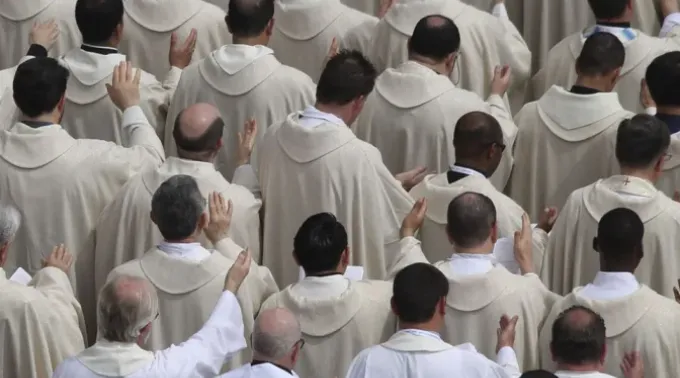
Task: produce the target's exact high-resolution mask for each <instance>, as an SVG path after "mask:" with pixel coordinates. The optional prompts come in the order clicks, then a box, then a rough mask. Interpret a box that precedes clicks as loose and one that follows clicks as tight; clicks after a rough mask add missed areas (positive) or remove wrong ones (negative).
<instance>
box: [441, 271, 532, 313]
mask: <svg viewBox="0 0 680 378" xmlns="http://www.w3.org/2000/svg"><path fill="white" fill-rule="evenodd" d="M435 266H436V267H437V268H438V269H439V270H441V271H442V273H444V275H445V276H446V278H447V279H448V280H449V286H450V287H451V289H450V290H449V294H448V295H447V296H446V304H447V305H448V306H449V307H451V308H453V309H456V310H458V311H464V312H472V311H479V310H481V309H483V308H484V307H486V306H488V305H490V304H491V303H493V301H495V300H496V299H498V298H499V297H500V296H501V295H503V294H506V293H508V292H511V291H512V290H521V288H517V287H516V286H517V285H511V284H509V283H510V282H514V281H516V280H517V279H518V278H521V276H516V275H514V274H512V273H510V272H509V271H508V270H507V269H505V268H504V267H503V266H502V265H495V266H494V267H493V269H491V270H490V271H488V272H487V273H483V274H474V275H469V276H460V275H455V274H453V272H452V271H451V267H450V261H449V260H444V261H440V262H438V263H437V264H435Z"/></svg>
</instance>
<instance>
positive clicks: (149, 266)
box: [139, 246, 232, 295]
mask: <svg viewBox="0 0 680 378" xmlns="http://www.w3.org/2000/svg"><path fill="white" fill-rule="evenodd" d="M199 248H203V247H200V246H199ZM139 264H140V266H141V269H142V272H144V275H145V276H146V278H147V279H148V280H149V281H150V282H151V283H152V284H153V285H154V286H155V287H157V288H158V289H159V290H161V291H163V292H166V293H168V294H173V295H178V294H187V293H189V292H192V291H194V290H197V289H199V288H201V287H203V286H205V285H207V284H208V283H209V282H211V281H212V280H214V279H215V277H217V276H219V275H224V274H225V273H226V272H227V270H228V269H229V267H231V265H232V262H231V261H230V260H229V259H227V258H226V257H224V256H222V255H221V254H219V253H215V252H213V253H211V254H210V257H208V258H207V259H205V260H203V261H201V262H194V261H189V260H184V259H178V258H174V257H170V256H168V254H166V253H165V252H163V251H161V250H159V249H158V248H152V249H151V250H149V251H148V252H147V253H145V254H144V256H142V258H141V259H140V260H139Z"/></svg>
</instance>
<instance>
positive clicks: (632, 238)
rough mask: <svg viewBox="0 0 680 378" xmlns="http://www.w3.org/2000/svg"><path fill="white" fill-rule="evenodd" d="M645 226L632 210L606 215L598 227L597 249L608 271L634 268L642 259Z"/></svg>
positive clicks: (620, 209) (620, 210)
mask: <svg viewBox="0 0 680 378" xmlns="http://www.w3.org/2000/svg"><path fill="white" fill-rule="evenodd" d="M644 235H645V225H644V224H643V223H642V220H641V219H640V217H639V216H638V215H637V214H636V213H635V212H634V211H633V210H630V209H625V208H618V209H614V210H611V211H610V212H608V213H606V214H605V215H604V216H603V217H602V219H600V223H598V225H597V239H596V247H597V251H598V252H599V253H600V259H601V261H602V262H603V263H604V264H606V267H602V268H607V270H616V269H617V268H624V267H627V266H632V265H633V263H635V262H637V259H638V258H640V257H642V256H641V255H640V252H641V251H642V239H643V237H644Z"/></svg>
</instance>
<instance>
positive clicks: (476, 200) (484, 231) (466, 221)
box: [446, 192, 496, 248]
mask: <svg viewBox="0 0 680 378" xmlns="http://www.w3.org/2000/svg"><path fill="white" fill-rule="evenodd" d="M446 217H447V224H446V231H447V233H448V235H449V239H450V240H451V242H452V243H453V244H454V245H455V246H456V247H459V248H475V247H478V246H481V245H483V244H484V243H486V242H487V241H488V240H490V239H494V238H495V227H496V207H495V206H494V204H493V201H491V199H489V197H487V196H485V195H483V194H480V193H473V192H465V193H463V194H461V195H459V196H458V197H456V198H454V199H453V201H451V203H450V204H449V208H448V211H447V214H446ZM492 241H495V240H492Z"/></svg>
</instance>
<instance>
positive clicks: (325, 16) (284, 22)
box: [274, 0, 346, 41]
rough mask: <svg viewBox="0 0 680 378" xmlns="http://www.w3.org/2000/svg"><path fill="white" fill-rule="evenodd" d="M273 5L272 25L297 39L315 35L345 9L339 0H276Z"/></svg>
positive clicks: (303, 39) (282, 32)
mask: <svg viewBox="0 0 680 378" xmlns="http://www.w3.org/2000/svg"><path fill="white" fill-rule="evenodd" d="M275 7H276V10H275V12H274V17H275V19H276V23H275V24H274V27H275V28H276V29H278V30H279V31H280V32H281V34H283V35H285V36H286V37H288V38H290V39H294V40H298V41H306V40H310V39H312V38H314V37H316V36H317V35H319V34H320V33H321V32H322V31H324V30H326V28H328V27H329V26H331V24H332V23H333V22H334V21H335V20H336V19H338V17H340V16H342V13H343V12H344V11H345V9H346V7H345V6H344V5H343V4H342V3H341V2H340V0H321V1H320V0H278V1H276V3H275Z"/></svg>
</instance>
